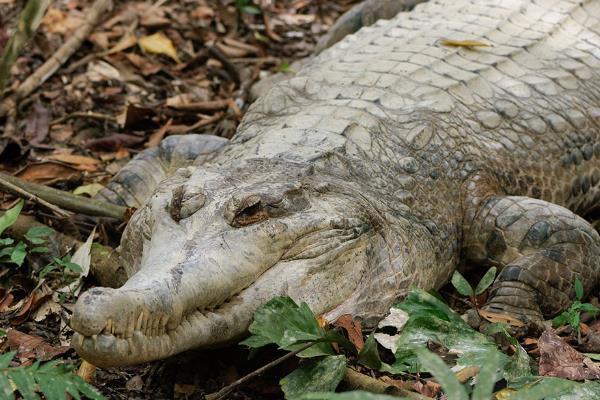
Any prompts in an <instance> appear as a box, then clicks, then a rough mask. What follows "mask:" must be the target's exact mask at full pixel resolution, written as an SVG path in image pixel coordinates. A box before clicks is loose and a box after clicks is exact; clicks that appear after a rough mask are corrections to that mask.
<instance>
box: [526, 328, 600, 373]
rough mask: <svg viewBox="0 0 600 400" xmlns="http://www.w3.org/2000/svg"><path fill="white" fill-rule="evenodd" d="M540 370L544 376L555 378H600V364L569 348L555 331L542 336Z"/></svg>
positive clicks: (546, 332) (540, 341)
mask: <svg viewBox="0 0 600 400" xmlns="http://www.w3.org/2000/svg"><path fill="white" fill-rule="evenodd" d="M538 346H539V349H540V368H539V374H540V375H542V376H554V377H557V378H566V379H572V380H577V381H581V380H584V379H598V378H600V363H595V362H593V361H591V360H590V359H589V358H587V357H585V356H584V355H583V354H582V353H580V352H578V351H577V350H575V349H574V348H573V347H571V346H569V345H568V344H567V343H566V342H565V341H563V340H562V339H561V338H560V337H559V336H558V335H557V334H556V333H555V332H554V331H552V330H546V331H544V333H542V336H540V339H539V343H538Z"/></svg>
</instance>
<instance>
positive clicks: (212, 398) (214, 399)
mask: <svg viewBox="0 0 600 400" xmlns="http://www.w3.org/2000/svg"><path fill="white" fill-rule="evenodd" d="M316 343H317V342H310V343H306V344H305V345H304V346H302V347H300V348H298V349H296V350H294V351H292V352H291V353H287V354H286V355H284V356H281V357H279V358H278V359H276V360H273V361H271V362H270V363H268V364H267V365H264V366H262V367H260V368H259V369H257V370H255V371H253V372H251V373H249V374H248V375H246V376H243V377H241V378H240V379H238V380H237V381H235V382H233V383H232V384H230V385H227V386H225V387H224V388H223V389H221V390H219V391H218V392H216V393H211V394H209V395H207V396H206V400H221V399H224V398H225V397H226V396H227V395H229V394H230V393H231V392H232V391H233V390H234V389H235V388H237V387H238V386H241V385H243V384H244V383H246V382H248V381H249V380H251V379H252V378H255V377H257V376H259V375H260V374H262V373H264V372H265V371H267V370H269V369H271V368H273V367H275V366H277V365H279V364H281V363H282V362H284V361H285V360H289V359H290V358H292V357H294V356H295V355H296V354H298V353H300V352H302V351H304V350H306V349H308V348H309V347H311V346H313V345H315V344H316Z"/></svg>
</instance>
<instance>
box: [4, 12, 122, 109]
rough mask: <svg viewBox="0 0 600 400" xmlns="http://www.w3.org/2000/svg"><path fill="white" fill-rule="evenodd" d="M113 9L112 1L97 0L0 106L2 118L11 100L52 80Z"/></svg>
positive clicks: (25, 94) (21, 96)
mask: <svg viewBox="0 0 600 400" xmlns="http://www.w3.org/2000/svg"><path fill="white" fill-rule="evenodd" d="M111 7H112V0H96V1H95V2H94V4H92V6H91V7H90V9H89V10H88V11H87V12H86V13H85V20H84V22H83V23H82V24H81V25H80V26H79V27H78V28H77V29H76V30H75V32H73V34H72V35H71V36H70V37H69V38H68V39H67V41H66V42H65V43H64V44H63V45H62V46H61V47H60V48H59V49H58V50H57V51H56V52H55V53H54V54H53V55H52V56H51V57H50V58H49V59H48V60H46V62H45V63H44V64H42V65H41V66H40V67H39V68H38V69H37V70H36V71H35V72H34V73H33V74H31V75H30V76H29V77H28V78H27V79H26V80H25V81H24V82H23V83H22V84H21V85H20V86H19V87H18V88H17V89H16V90H15V91H14V93H13V94H12V96H10V97H8V98H6V99H5V100H4V101H3V102H2V103H1V104H0V117H2V116H4V115H6V113H7V111H8V110H9V106H10V103H9V100H10V99H11V98H13V101H14V102H18V101H19V100H20V99H22V98H24V97H26V96H28V95H29V94H31V92H33V91H34V90H35V89H37V88H38V87H39V86H40V85H41V84H42V83H44V82H45V81H46V80H47V79H48V78H50V77H51V76H52V75H53V74H54V72H56V71H57V70H58V69H59V68H60V66H61V65H63V64H64V62H65V61H67V59H68V58H69V57H71V55H73V53H75V51H77V49H78V48H79V47H80V46H81V44H82V43H83V41H84V40H85V38H86V37H87V36H88V35H89V34H90V32H92V29H93V28H94V26H95V25H96V23H97V22H98V20H100V18H101V17H102V16H104V15H105V14H106V12H107V11H108V10H109V9H110V8H111Z"/></svg>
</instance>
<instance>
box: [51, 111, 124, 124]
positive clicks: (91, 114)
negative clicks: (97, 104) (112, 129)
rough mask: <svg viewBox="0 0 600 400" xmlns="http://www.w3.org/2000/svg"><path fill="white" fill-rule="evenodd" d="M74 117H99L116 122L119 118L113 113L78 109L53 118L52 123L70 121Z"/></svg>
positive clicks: (101, 119) (98, 118)
mask: <svg viewBox="0 0 600 400" xmlns="http://www.w3.org/2000/svg"><path fill="white" fill-rule="evenodd" d="M72 118H89V119H97V120H100V121H110V122H115V123H116V122H117V119H116V118H115V117H113V116H112V115H107V114H100V113H95V112H91V111H76V112H72V113H71V114H67V115H65V116H62V117H60V118H57V119H55V120H53V121H52V122H50V125H56V124H60V123H62V122H65V121H68V120H70V119H72Z"/></svg>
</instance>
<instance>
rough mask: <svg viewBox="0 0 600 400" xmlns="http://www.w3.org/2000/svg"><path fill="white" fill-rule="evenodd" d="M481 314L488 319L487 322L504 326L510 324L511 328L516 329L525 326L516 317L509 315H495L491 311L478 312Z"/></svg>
mask: <svg viewBox="0 0 600 400" xmlns="http://www.w3.org/2000/svg"><path fill="white" fill-rule="evenodd" d="M477 311H478V312H479V315H480V316H481V317H482V318H484V319H486V320H487V321H490V322H501V323H504V324H508V325H510V326H516V327H522V326H525V324H524V323H523V322H522V321H520V320H518V319H516V318H515V317H512V316H510V315H508V314H500V313H494V312H490V311H485V310H481V309H480V310H477Z"/></svg>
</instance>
